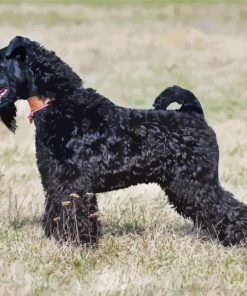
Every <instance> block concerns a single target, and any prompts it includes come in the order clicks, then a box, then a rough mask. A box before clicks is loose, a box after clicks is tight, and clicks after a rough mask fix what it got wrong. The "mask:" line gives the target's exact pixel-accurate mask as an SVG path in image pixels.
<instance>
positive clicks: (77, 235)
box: [43, 191, 101, 245]
mask: <svg viewBox="0 0 247 296" xmlns="http://www.w3.org/2000/svg"><path fill="white" fill-rule="evenodd" d="M43 226H44V230H45V234H46V236H47V237H55V238H56V239H57V240H59V241H72V242H75V243H77V244H86V245H94V244H96V243H97V241H98V237H99V234H100V229H101V223H100V221H99V219H98V206H97V200H96V196H95V194H93V193H87V192H76V191H75V192H73V191H70V192H68V193H63V197H62V198H60V197H57V198H54V195H51V196H49V195H47V199H46V209H45V214H44V218H43Z"/></svg>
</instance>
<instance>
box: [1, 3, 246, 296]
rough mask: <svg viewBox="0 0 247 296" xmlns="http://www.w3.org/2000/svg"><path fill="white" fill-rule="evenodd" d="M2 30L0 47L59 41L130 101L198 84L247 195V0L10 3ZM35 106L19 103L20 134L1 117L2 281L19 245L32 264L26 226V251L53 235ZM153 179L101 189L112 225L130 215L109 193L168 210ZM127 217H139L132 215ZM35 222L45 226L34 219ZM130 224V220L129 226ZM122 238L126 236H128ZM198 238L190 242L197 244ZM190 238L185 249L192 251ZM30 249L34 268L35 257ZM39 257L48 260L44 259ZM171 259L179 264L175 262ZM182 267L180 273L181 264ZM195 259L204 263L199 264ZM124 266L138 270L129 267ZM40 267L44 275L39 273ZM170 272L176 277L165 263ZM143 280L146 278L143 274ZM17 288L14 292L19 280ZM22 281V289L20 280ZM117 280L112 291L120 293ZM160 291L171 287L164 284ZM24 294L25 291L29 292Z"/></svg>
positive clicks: (98, 80)
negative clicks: (46, 216)
mask: <svg viewBox="0 0 247 296" xmlns="http://www.w3.org/2000/svg"><path fill="white" fill-rule="evenodd" d="M0 32H1V38H0V47H4V46H6V45H7V44H8V43H9V41H10V40H11V39H12V38H13V37H14V36H16V35H22V36H26V37H28V38H30V39H32V40H35V41H38V42H40V43H41V44H42V45H44V46H45V47H46V48H48V49H50V50H54V51H55V52H56V53H57V55H58V56H60V57H61V58H62V59H63V60H64V61H65V62H66V63H68V64H69V65H70V66H71V67H72V68H73V69H74V70H75V71H76V72H77V73H79V74H80V76H81V78H82V79H83V80H84V85H85V87H92V88H95V89H97V91H98V92H99V93H101V94H103V95H104V96H106V97H108V98H110V99H111V100H112V101H114V102H116V103H117V104H121V105H123V106H129V107H136V108H152V104H153V101H154V99H155V98H156V96H157V95H158V94H159V93H160V92H161V91H162V90H163V89H165V88H166V87H168V86H171V85H174V84H176V85H180V86H182V87H184V88H188V89H190V90H191V91H192V92H193V93H194V94H195V95H196V96H197V97H198V98H199V100H200V102H201V103H202V106H203V108H204V112H205V115H206V119H207V121H208V122H209V124H210V125H211V126H212V127H213V128H214V129H215V131H216V133H217V137H218V141H219V146H220V152H221V157H220V176H221V179H222V183H223V185H224V186H226V187H227V188H228V189H229V190H231V191H233V192H234V193H235V194H236V195H237V196H238V198H239V199H241V200H243V201H244V202H247V182H246V181H247V137H246V133H247V87H246V86H247V62H246V60H247V37H246V36H247V4H246V3H245V2H244V1H243V2H238V3H228V2H223V3H216V2H208V3H205V2H198V1H195V2H189V3H186V2H184V1H179V2H173V3H172V2H170V3H168V2H166V1H159V2H156V1H145V2H139V1H128V2H125V1H87V2H83V1H78V2H76V3H74V2H73V1H64V2H59V3H55V1H54V2H51V1H45V2H43V1H42V2H36V1H30V2H28V3H23V2H22V1H17V2H8V3H7V2H6V3H4V2H1V3H0ZM28 112H29V108H28V105H27V103H26V102H20V103H18V118H17V122H18V126H19V129H18V131H17V133H16V135H12V134H11V133H10V132H9V131H7V130H6V128H5V127H4V126H3V125H0V215H1V216H0V217H1V218H0V219H2V220H1V222H0V250H1V247H2V250H4V251H3V254H4V256H5V257H4V258H6V256H7V257H8V260H9V261H8V260H7V261H5V259H4V264H5V265H4V266H6V269H2V273H3V274H2V276H3V278H4V280H2V282H1V279H0V286H1V283H2V285H3V283H8V281H9V279H10V278H9V277H8V276H7V274H8V273H9V274H11V272H12V273H13V271H11V270H12V269H11V268H12V264H14V263H13V262H15V260H16V258H15V259H14V257H12V255H10V254H12V253H13V254H21V255H20V256H19V257H18V256H17V257H18V260H19V261H18V262H21V263H20V266H21V267H20V268H21V270H22V268H24V267H25V268H27V266H26V265H25V264H24V263H23V261H22V259H23V256H24V255H23V253H21V251H20V249H19V247H18V246H17V245H15V244H13V243H12V242H13V241H16V235H17V234H16V229H18V231H19V232H18V233H21V238H20V237H19V240H20V244H21V245H22V244H23V245H22V246H23V252H24V249H25V248H27V249H28V248H31V242H29V240H28V238H29V237H30V233H32V235H33V239H34V240H36V239H37V237H36V236H35V235H37V233H39V239H40V240H41V241H42V244H44V241H46V240H45V238H44V237H43V232H42V230H41V228H40V223H39V221H37V219H36V218H37V217H41V214H42V211H43V202H44V197H43V192H42V188H41V185H40V180H39V176H38V172H37V169H36V161H35V147H34V126H33V125H30V124H29V122H28V120H27V119H26V115H27V114H28ZM150 186H151V187H150ZM150 186H138V187H134V188H130V189H128V190H127V191H126V190H125V191H119V192H118V193H107V194H105V195H101V196H99V203H100V207H101V209H102V210H103V211H105V212H106V213H107V212H108V217H110V218H108V222H106V225H108V226H107V227H108V228H106V229H107V231H109V229H114V227H115V226H114V225H117V226H116V227H117V228H118V227H120V226H119V225H120V224H121V223H122V222H119V221H120V220H121V219H123V217H122V216H121V215H120V214H121V211H123V208H121V206H119V203H118V204H117V206H116V208H115V210H114V211H115V212H114V213H116V215H118V216H116V217H119V218H116V217H114V214H109V213H112V208H113V206H112V205H110V201H109V198H114V197H116V196H117V197H118V198H119V199H120V200H121V199H122V200H126V201H127V202H129V201H130V199H129V198H132V197H135V196H138V197H139V199H138V203H139V204H138V203H137V205H136V207H137V209H136V211H137V213H139V214H140V213H141V211H142V210H143V206H144V205H145V206H146V208H145V211H146V212H145V213H146V214H147V216H148V217H149V218H150V217H153V215H154V214H155V215H158V212H157V211H158V210H157V208H155V206H154V204H155V205H157V204H158V205H160V207H161V206H162V205H163V206H164V204H163V203H164V202H163V201H162V200H165V199H164V195H163V193H162V192H161V191H160V189H159V188H158V187H157V186H155V185H150ZM152 186H153V187H152ZM147 195H148V196H147ZM147 199H148V200H149V201H148V202H147ZM157 199H158V201H157ZM116 200H118V199H115V201H116ZM152 201H153V202H154V204H152ZM113 204H114V203H113ZM120 204H121V203H120ZM140 204H141V206H140ZM115 205H116V203H115ZM123 207H124V206H123ZM126 207H127V208H128V206H126ZM124 209H125V208H124ZM165 209H166V210H164V211H165V213H166V219H165V220H164V223H166V222H165V221H167V219H168V221H170V222H169V223H170V224H169V223H168V224H169V225H170V226H171V229H174V225H180V226H181V228H180V230H181V229H183V230H184V229H189V227H190V224H189V222H186V223H187V224H184V223H185V222H184V220H183V219H182V218H180V217H178V215H176V214H174V211H173V210H171V209H170V208H169V207H168V208H165ZM124 211H125V210H124ZM138 211H139V212H138ZM124 213H126V211H125V212H124ZM127 213H129V212H128V211H127ZM130 213H132V214H133V212H131V211H130ZM132 214H131V215H132ZM111 215H112V216H111ZM126 215H127V214H126ZM131 215H130V216H131ZM124 217H125V216H124ZM126 217H127V218H126V219H130V218H128V217H129V216H128V215H127V216H126ZM131 217H132V216H131ZM157 217H158V216H157ZM169 217H170V218H169ZM132 218H133V217H132ZM111 219H112V220H111ZM114 219H115V220H114ZM118 219H119V220H118ZM169 219H170V220H169ZM137 220H138V221H140V220H139V219H137ZM146 220H147V221H148V219H146ZM25 221H29V222H30V223H29V224H28V223H26V222H25ZM112 221H115V222H112ZM116 221H118V222H116ZM121 221H122V220H121ZM127 222H128V223H129V225H132V226H131V227H134V229H135V223H136V222H133V221H132V220H131V219H130V221H129V220H128V221H127ZM127 222H126V223H127ZM107 223H108V224H107ZM114 223H115V224H114ZM119 223H120V224H119ZM131 223H132V224H131ZM145 223H148V222H145ZM150 223H151V222H150ZM159 223H160V221H159ZM162 223H163V222H162ZM36 224H37V225H36ZM30 225H31V226H30ZM34 225H36V226H35V228H32V226H34ZM124 225H125V224H123V225H122V227H123V228H122V229H125V228H124V227H125V226H126V225H125V226H124ZM145 225H146V224H145ZM184 225H185V226H184ZM186 225H187V226H186ZM137 226H138V225H137ZM180 226H177V228H179V227H180ZM126 227H127V226H126ZM138 227H139V226H138ZM146 227H148V226H146ZM183 227H185V228H183ZM175 228H176V227H175ZM34 229H35V230H34ZM131 229H132V228H131ZM115 230H116V229H115ZM125 230H126V229H125ZM183 230H182V231H181V233H183ZM1 231H2V232H1ZM11 231H12V232H11ZM107 231H106V232H107ZM1 233H2V234H1ZM108 233H109V232H108ZM134 233H136V232H135V231H134ZM1 235H2V236H1ZM121 239H122V240H123V242H122V243H123V244H124V243H126V241H124V239H123V238H121ZM107 242H108V241H107V239H105V243H106V244H107ZM170 243H171V242H170ZM187 243H188V242H187ZM25 244H27V245H28V246H26V245H25ZM117 244H118V242H117ZM164 244H165V243H164ZM188 244H189V248H190V247H191V246H192V245H193V243H192V245H190V243H188ZM24 246H25V247H24ZM187 247H188V246H187ZM187 247H186V246H185V249H184V251H185V252H186V253H187V251H186V248H187ZM138 248H139V247H137V248H136V249H135V250H136V253H139V251H140V250H139V249H138ZM161 248H162V247H161ZM37 249H38V248H37ZM10 250H12V253H11V251H10ZM29 251H30V249H29ZM204 251H205V252H206V250H204ZM211 251H212V250H211ZM202 253H203V252H202ZM121 254H123V256H124V257H125V256H126V254H124V253H121V252H120V255H119V254H118V256H120V257H121ZM144 254H145V252H144ZM218 255H219V254H218ZM218 255H217V256H218ZM13 256H14V255H13ZM71 256H72V255H71ZM177 256H178V257H179V255H177ZM181 256H183V255H182V253H181ZM72 257H73V256H72ZM206 257H207V255H206ZM27 258H28V259H26V260H27V262H29V263H30V264H29V265H30V266H32V268H33V265H32V264H34V263H33V262H32V261H31V260H29V259H30V258H29V257H27ZM28 260H29V261H28ZM62 260H64V258H63V259H62ZM157 260H159V259H157ZM201 260H202V257H201ZM0 261H1V260H0ZM6 262H7V263H6ZM11 262H12V263H11ZM31 262H32V263H31ZM37 262H38V261H37ZM171 262H173V261H171ZM195 262H196V261H195ZM0 263H1V262H0ZM36 264H37V266H38V265H39V264H40V262H39V263H36ZM171 264H172V263H171ZM174 264H175V263H174ZM44 265H45V264H44ZM195 265H196V266H197V264H196V263H195ZM18 266H19V265H18ZM23 266H24V267H23ZM34 266H36V265H35V264H34ZM192 266H193V264H192ZM18 268H19V267H18ZM28 268H29V267H28ZM47 268H48V267H47ZM132 268H133V266H132ZM169 268H170V270H172V266H171V265H170V266H169ZM173 268H174V274H176V270H177V269H176V268H177V265H176V264H175V265H174V266H173ZM193 268H195V270H197V269H196V267H195V266H193ZM48 269H49V268H48ZM28 270H29V273H25V272H23V274H26V275H27V274H30V269H28ZM156 270H158V273H159V272H160V271H161V269H159V268H158V267H157V269H156ZM219 270H220V267H219ZM65 271H67V269H66V268H65ZM227 272H228V270H226V273H227ZM65 273H66V272H65ZM14 274H15V273H14ZM154 274H155V272H154ZM195 274H196V272H195ZM124 275H125V276H128V268H127V269H126V273H124ZM32 276H33V277H34V279H35V280H36V277H35V276H36V275H32ZM39 276H40V274H39ZM107 276H109V278H111V276H113V275H111V273H109V274H107V275H106V279H107V280H109V278H108V277H107ZM163 276H164V277H166V273H165V271H163ZM222 276H223V275H222ZM41 278H42V276H41ZM113 278H114V277H113ZM142 279H143V278H142V277H140V281H141V280H142ZM44 281H45V280H44ZM118 281H119V285H117V286H116V291H118V288H119V287H120V286H121V283H122V273H121V272H120V273H119V278H118ZM17 282H18V281H17ZM113 282H114V281H113ZM113 282H112V283H113ZM127 282H128V281H127ZM130 282H131V280H130ZM158 282H159V281H158ZM168 282H169V281H168ZM196 282H197V280H196V275H195V279H194V282H193V280H192V283H193V285H197V284H196ZM213 282H214V283H215V281H213V280H212V282H208V283H207V284H205V286H204V287H205V291H206V290H208V289H209V288H210V287H212V283H213ZM216 283H217V281H216ZM239 283H240V282H239ZM36 284H37V283H36ZM6 285H7V284H6ZM30 285H31V286H30V287H31V288H30V287H29V286H28V287H27V291H29V292H30V291H31V290H32V287H33V286H32V284H30ZM157 285H158V284H157ZM168 285H169V284H168ZM239 285H240V284H239ZM48 286H49V285H48ZM233 286H234V285H233ZM233 286H231V287H230V288H232V287H233ZM7 287H8V289H10V291H12V290H11V288H10V287H11V285H9V286H8V285H7ZM16 287H17V288H16V289H17V290H18V289H19V288H18V287H19V286H18V285H17V286H16ZM127 287H129V286H128V285H127ZM196 287H197V286H196ZM217 287H221V284H220V283H218V286H217ZM29 288H30V289H31V290H28V289H29ZM36 288H37V287H36ZM39 288H40V287H39ZM173 288H174V286H173ZM175 288H176V287H175ZM175 288H174V289H175ZM37 289H38V288H37ZM114 289H115V288H114ZM114 289H113V290H111V291H113V292H114V291H115V290H114ZM119 289H120V288H119ZM215 289H216V290H217V288H215ZM219 289H220V288H219ZM243 289H244V287H243ZM120 290H121V289H120ZM13 291H14V290H13ZM13 291H12V292H13ZM15 291H16V290H15ZM18 291H19V290H18ZM90 291H91V290H90ZM92 291H94V289H93V288H92ZM100 291H101V290H100ZM130 291H131V290H130ZM157 291H158V292H157V293H161V292H160V291H161V290H159V289H158V290H157ZM171 291H173V290H171ZM174 291H175V290H174ZM241 291H242V290H241ZM12 292H11V293H12ZM11 293H10V294H11ZM13 293H14V292H13ZM92 293H94V292H92ZM95 293H96V292H95ZM22 294H25V293H24V292H21V293H20V294H19V295H22ZM130 294H131V292H130ZM0 295H2V294H1V292H0ZM3 295H5V294H3ZM47 295H48V294H47ZM49 295H50V294H49ZM60 295H62V294H60ZM71 295H72V294H71ZM97 295H101V294H97ZM108 295H110V294H108ZM111 295H120V294H111ZM121 295H122V294H121ZM126 295H127V294H126ZM131 295H132V294H131ZM140 295H141V294H140ZM147 295H152V294H147ZM156 295H158V294H156ZM159 295H163V294H162V293H161V294H159ZM212 295H214V294H212Z"/></svg>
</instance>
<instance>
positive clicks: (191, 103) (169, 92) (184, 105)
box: [153, 85, 204, 115]
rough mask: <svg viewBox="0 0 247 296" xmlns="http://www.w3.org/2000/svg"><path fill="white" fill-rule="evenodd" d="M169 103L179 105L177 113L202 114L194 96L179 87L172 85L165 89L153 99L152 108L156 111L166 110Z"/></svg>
mask: <svg viewBox="0 0 247 296" xmlns="http://www.w3.org/2000/svg"><path fill="white" fill-rule="evenodd" d="M171 103H178V104H180V105H181V107H180V109H178V110H177V111H184V112H186V111H193V112H196V113H199V114H201V115H204V114H203V110H202V106H201V104H200V102H199V101H198V99H197V98H196V97H195V95H194V94H193V93H192V92H191V91H189V90H187V89H184V88H182V87H180V86H177V85H174V86H172V87H168V88H166V89H165V90H164V91H162V93H161V94H160V95H159V96H158V97H157V98H156V99H155V101H154V104H153V106H154V108H155V109H156V110H166V109H167V107H168V106H169V105H170V104H171Z"/></svg>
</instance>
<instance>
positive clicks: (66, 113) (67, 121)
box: [0, 37, 247, 245]
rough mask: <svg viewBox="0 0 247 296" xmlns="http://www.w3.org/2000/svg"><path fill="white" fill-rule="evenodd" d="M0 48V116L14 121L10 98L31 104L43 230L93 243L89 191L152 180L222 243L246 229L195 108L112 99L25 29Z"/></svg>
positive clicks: (245, 212) (244, 212)
mask: <svg viewBox="0 0 247 296" xmlns="http://www.w3.org/2000/svg"><path fill="white" fill-rule="evenodd" d="M0 55H1V56H0V116H1V119H2V121H3V122H4V123H5V124H6V125H7V127H8V128H9V129H11V130H12V131H14V130H15V128H16V124H15V113H16V109H15V106H14V103H15V101H16V100H18V99H24V100H28V101H29V103H30V106H31V108H32V111H33V112H32V114H31V115H32V116H31V117H30V119H32V118H33V119H34V123H35V126H36V154H37V163H38V168H39V172H40V175H41V178H42V183H43V186H44V190H45V193H46V209H45V214H44V220H43V221H44V222H43V224H44V229H45V234H46V235H47V236H48V237H50V236H54V237H55V238H57V239H58V240H66V241H68V240H71V241H76V242H79V243H86V244H93V243H96V242H97V238H98V236H99V233H100V222H99V221H98V213H97V211H98V208H97V201H96V197H95V193H97V192H106V191H110V190H115V189H119V188H125V187H128V186H130V185H134V184H138V183H149V182H155V183H157V184H159V185H160V186H161V187H162V188H163V189H164V190H165V192H166V193H167V195H168V198H169V201H170V202H171V203H172V204H173V205H174V207H175V208H176V210H177V211H178V213H180V214H182V215H183V216H185V217H189V218H191V219H192V220H193V221H194V223H196V224H197V225H200V226H201V227H203V228H204V229H206V230H207V231H208V232H209V233H210V235H211V236H213V237H218V238H219V240H220V241H221V242H222V243H223V244H224V245H231V244H239V243H240V242H241V241H243V240H244V239H245V238H246V235H247V207H246V206H245V205H244V204H242V203H240V202H239V201H237V200H236V199H234V198H233V196H232V194H231V193H229V192H227V191H225V190H224V189H223V188H222V187H221V185H220V183H219V179H218V161H219V152H218V146H217V141H216V137H215V133H214V132H213V130H212V129H211V128H210V127H209V126H208V125H207V123H206V121H205V119H204V116H203V114H201V113H200V112H194V110H190V108H188V109H187V110H184V111H183V112H178V111H169V110H137V109H128V108H122V107H119V106H116V105H115V104H113V103H112V102H111V101H109V100H108V99H107V98H105V97H103V96H101V95H100V94H98V93H96V91H95V90H93V89H85V88H83V87H82V81H81V79H80V78H79V77H78V76H77V75H76V74H75V73H74V72H73V71H72V70H71V68H70V67H69V66H68V65H66V64H65V63H64V62H62V61H61V60H60V59H59V58H58V57H57V56H56V55H55V53H54V52H50V51H48V50H46V49H45V48H43V47H41V46H40V45H39V44H38V43H36V42H32V41H30V40H29V39H27V38H23V37H16V38H14V39H13V40H12V41H11V42H10V44H9V45H8V46H7V47H5V48H3V49H2V50H1V51H0ZM172 96H173V95H172ZM174 96H175V93H174Z"/></svg>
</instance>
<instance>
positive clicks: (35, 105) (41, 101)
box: [28, 96, 53, 122]
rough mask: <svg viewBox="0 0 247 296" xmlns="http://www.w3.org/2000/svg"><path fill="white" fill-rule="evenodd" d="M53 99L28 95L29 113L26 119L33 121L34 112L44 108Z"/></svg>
mask: <svg viewBox="0 0 247 296" xmlns="http://www.w3.org/2000/svg"><path fill="white" fill-rule="evenodd" d="M52 100H53V99H51V98H40V97H37V96H33V97H30V98H29V99H28V103H29V107H30V114H29V115H28V119H29V121H30V122H32V121H33V116H34V114H35V113H36V112H37V111H39V110H42V109H44V108H46V107H47V106H48V103H49V102H51V101H52Z"/></svg>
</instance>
